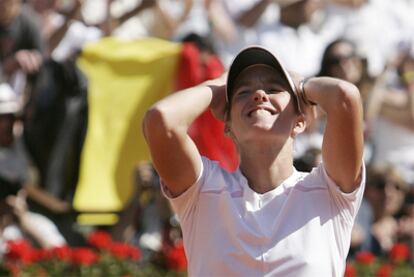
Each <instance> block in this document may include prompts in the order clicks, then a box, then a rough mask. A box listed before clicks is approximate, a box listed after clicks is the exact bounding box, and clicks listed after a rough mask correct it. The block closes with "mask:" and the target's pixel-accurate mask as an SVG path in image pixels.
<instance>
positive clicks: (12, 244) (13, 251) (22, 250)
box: [6, 240, 35, 264]
mask: <svg viewBox="0 0 414 277" xmlns="http://www.w3.org/2000/svg"><path fill="white" fill-rule="evenodd" d="M33 251H34V249H33V247H32V245H31V244H30V243H29V242H27V241H25V240H15V241H8V242H7V250H6V259H8V260H11V261H20V262H21V263H23V264H31V263H32V262H34V260H35V255H33Z"/></svg>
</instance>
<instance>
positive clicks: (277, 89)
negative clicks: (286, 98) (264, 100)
mask: <svg viewBox="0 0 414 277" xmlns="http://www.w3.org/2000/svg"><path fill="white" fill-rule="evenodd" d="M284 91H286V89H284V88H282V87H272V88H268V89H267V90H266V92H267V93H268V94H276V93H280V92H284Z"/></svg>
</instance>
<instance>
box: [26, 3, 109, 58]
mask: <svg viewBox="0 0 414 277" xmlns="http://www.w3.org/2000/svg"><path fill="white" fill-rule="evenodd" d="M68 3H69V4H68ZM82 3H83V1H81V0H69V1H66V2H64V1H58V0H30V1H29V4H30V5H31V6H32V7H33V9H34V10H35V11H36V13H37V14H38V15H39V17H40V20H41V22H42V25H41V27H42V28H41V33H42V38H43V40H44V41H45V44H46V49H47V53H48V56H50V57H51V58H52V59H54V60H55V61H59V62H64V61H66V60H68V59H75V58H76V56H77V55H78V53H79V51H80V50H81V49H82V47H83V46H84V44H86V43H87V42H91V41H96V40H98V39H99V38H100V37H101V36H102V35H103V32H102V30H100V29H98V28H96V27H94V26H87V25H86V24H85V23H84V22H83V19H82V15H81V8H82Z"/></svg>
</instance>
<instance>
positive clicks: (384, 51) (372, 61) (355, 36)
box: [326, 0, 414, 77]
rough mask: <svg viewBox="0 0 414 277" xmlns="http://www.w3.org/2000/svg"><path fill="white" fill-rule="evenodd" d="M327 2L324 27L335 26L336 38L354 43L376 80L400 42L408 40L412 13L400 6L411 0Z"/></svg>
mask: <svg viewBox="0 0 414 277" xmlns="http://www.w3.org/2000/svg"><path fill="white" fill-rule="evenodd" d="M330 2H331V3H330V5H328V7H327V9H326V24H335V25H336V24H338V26H340V29H341V32H340V36H341V37H344V38H347V39H349V40H351V41H352V42H354V43H355V45H356V46H357V53H358V54H360V55H363V56H364V57H366V58H367V69H368V72H369V74H370V75H371V76H374V77H377V76H379V75H380V74H381V73H382V72H383V70H384V68H385V66H386V64H387V63H388V61H389V59H390V58H393V57H394V56H395V55H397V52H398V44H399V43H400V42H401V41H410V40H412V33H413V30H414V29H413V24H412V23H413V22H412V11H413V10H412V7H411V9H410V8H409V5H408V4H405V3H404V2H411V1H405V0H396V1H383V0H331V1H330ZM410 11H411V12H410ZM408 14H409V16H408ZM410 20H411V22H410ZM378 34H381V35H378Z"/></svg>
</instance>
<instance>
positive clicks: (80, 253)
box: [72, 247, 99, 265]
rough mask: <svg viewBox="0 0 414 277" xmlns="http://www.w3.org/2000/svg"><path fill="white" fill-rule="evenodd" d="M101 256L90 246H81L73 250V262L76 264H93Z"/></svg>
mask: <svg viewBox="0 0 414 277" xmlns="http://www.w3.org/2000/svg"><path fill="white" fill-rule="evenodd" d="M98 259H99V256H98V254H96V253H95V252H93V251H92V250H90V249H89V248H84V247H79V248H74V249H73V251H72V262H73V263H74V264H75V265H92V264H94V263H95V262H96V261H98Z"/></svg>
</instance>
